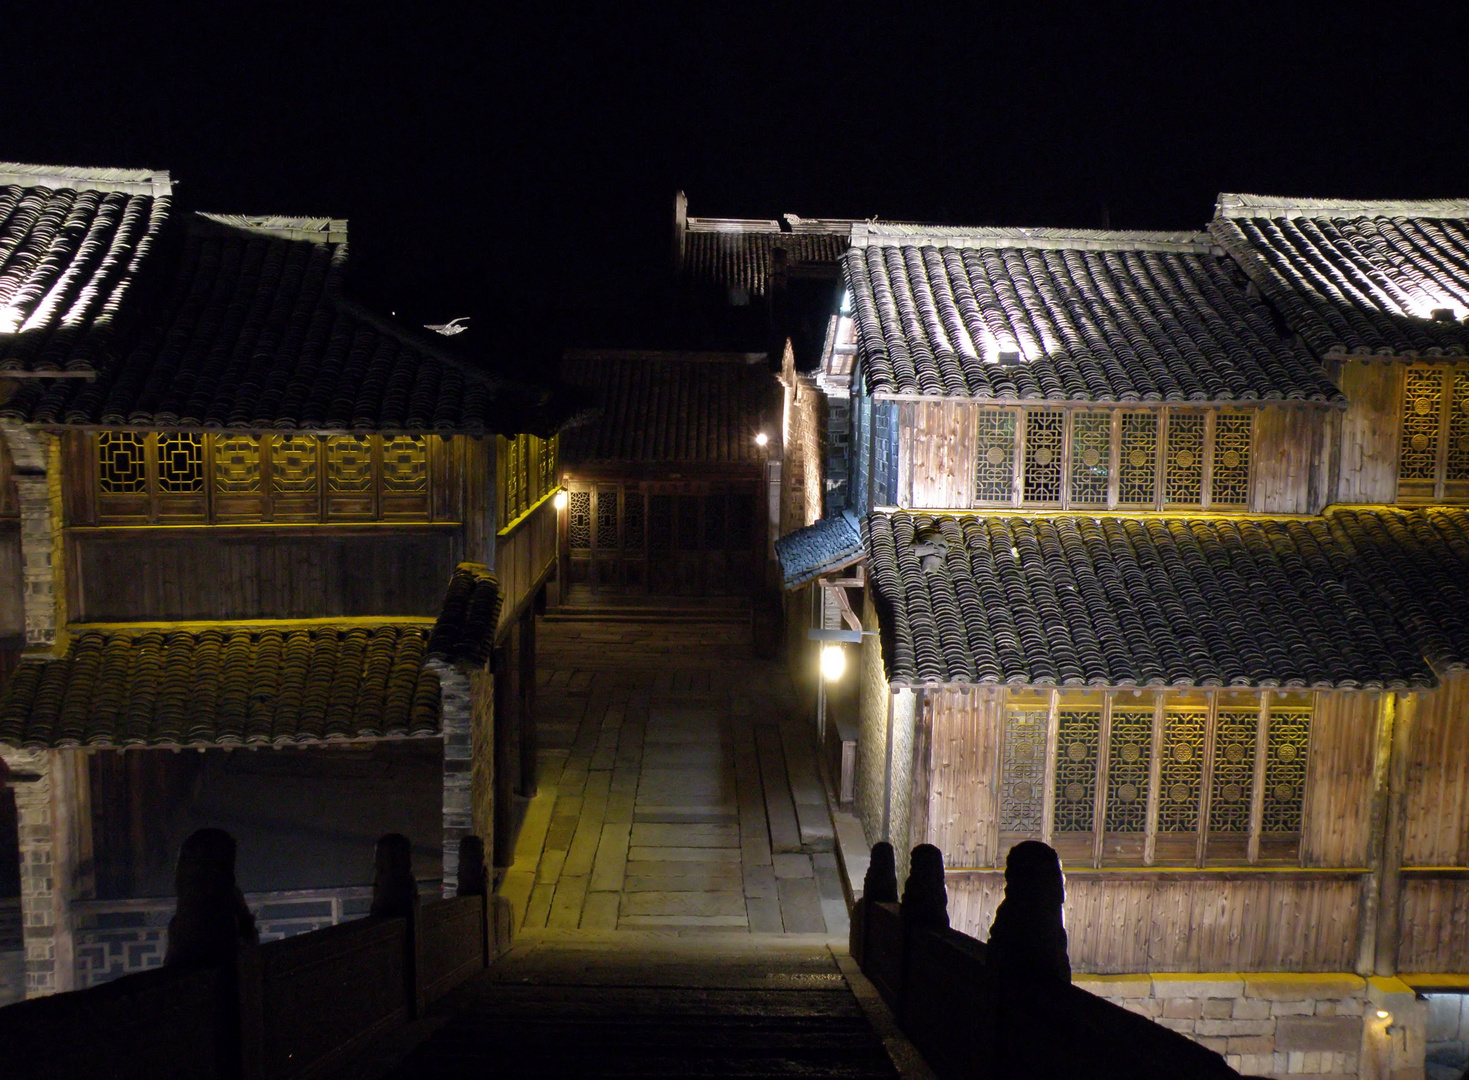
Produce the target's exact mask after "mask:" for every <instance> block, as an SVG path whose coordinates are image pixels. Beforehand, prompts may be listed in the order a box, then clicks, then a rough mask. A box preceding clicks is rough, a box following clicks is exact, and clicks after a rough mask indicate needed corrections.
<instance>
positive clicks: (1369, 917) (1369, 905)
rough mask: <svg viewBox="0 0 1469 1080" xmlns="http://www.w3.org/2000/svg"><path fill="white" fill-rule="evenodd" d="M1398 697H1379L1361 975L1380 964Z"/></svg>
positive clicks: (1360, 928) (1361, 917)
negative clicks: (1380, 917) (1380, 921)
mask: <svg viewBox="0 0 1469 1080" xmlns="http://www.w3.org/2000/svg"><path fill="white" fill-rule="evenodd" d="M1397 701H1398V697H1397V695H1396V694H1379V695H1378V700H1377V741H1376V745H1375V746H1374V748H1373V757H1372V808H1371V813H1370V814H1369V816H1368V834H1367V863H1368V865H1369V866H1370V868H1371V869H1370V871H1369V872H1368V873H1367V875H1366V876H1365V877H1363V879H1362V888H1361V895H1360V897H1359V899H1358V902H1357V906H1358V911H1359V914H1358V916H1357V964H1356V972H1357V974H1358V975H1362V976H1367V975H1371V974H1373V973H1374V969H1375V965H1376V962H1377V924H1378V911H1379V908H1380V906H1381V900H1382V895H1381V894H1382V866H1383V861H1382V860H1383V847H1384V844H1383V841H1384V839H1385V838H1386V836H1387V804H1388V776H1389V772H1390V770H1391V767H1392V741H1393V725H1394V723H1395V722H1396V719H1397Z"/></svg>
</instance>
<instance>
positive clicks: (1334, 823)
mask: <svg viewBox="0 0 1469 1080" xmlns="http://www.w3.org/2000/svg"><path fill="white" fill-rule="evenodd" d="M1381 708H1382V695H1381V694H1362V693H1342V692H1333V693H1320V694H1317V695H1316V712H1315V715H1314V716H1313V717H1312V720H1311V751H1310V757H1309V759H1308V761H1309V764H1308V769H1307V781H1306V804H1305V808H1304V814H1303V820H1302V823H1301V864H1302V865H1303V866H1365V865H1366V863H1367V846H1368V841H1369V839H1370V836H1369V834H1370V832H1371V815H1372V755H1373V750H1374V747H1375V746H1376V741H1377V723H1378V716H1379V715H1380V713H1381Z"/></svg>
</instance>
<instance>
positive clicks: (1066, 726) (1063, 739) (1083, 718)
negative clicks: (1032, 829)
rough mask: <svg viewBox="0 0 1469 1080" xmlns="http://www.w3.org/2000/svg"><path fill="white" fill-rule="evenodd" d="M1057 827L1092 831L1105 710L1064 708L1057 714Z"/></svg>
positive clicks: (1082, 831)
mask: <svg viewBox="0 0 1469 1080" xmlns="http://www.w3.org/2000/svg"><path fill="white" fill-rule="evenodd" d="M1057 718H1058V731H1059V734H1060V739H1059V742H1058V743H1057V745H1056V814H1055V819H1054V831H1055V832H1058V833H1077V832H1081V833H1084V832H1091V831H1092V821H1093V819H1094V817H1095V813H1094V812H1095V809H1096V804H1095V800H1096V793H1097V744H1098V741H1099V740H1100V738H1101V732H1102V710H1101V709H1097V708H1086V709H1067V708H1062V709H1061V710H1059V712H1058V714H1057Z"/></svg>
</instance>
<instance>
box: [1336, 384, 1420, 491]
mask: <svg viewBox="0 0 1469 1080" xmlns="http://www.w3.org/2000/svg"><path fill="white" fill-rule="evenodd" d="M1402 380H1403V366H1402V365H1401V364H1384V363H1381V362H1365V363H1364V362H1357V361H1352V362H1350V363H1346V364H1343V365H1342V371H1341V378H1340V385H1341V388H1342V392H1343V393H1344V394H1346V396H1347V401H1348V405H1347V410H1346V413H1345V414H1344V415H1343V417H1342V421H1341V464H1340V474H1339V476H1338V478H1337V484H1336V495H1337V499H1338V500H1339V501H1341V502H1344V503H1391V502H1396V501H1397V497H1398V495H1397V492H1398V428H1399V424H1400V423H1401V418H1400V417H1399V416H1398V400H1399V398H1400V397H1401V395H1402Z"/></svg>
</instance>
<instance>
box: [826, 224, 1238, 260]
mask: <svg viewBox="0 0 1469 1080" xmlns="http://www.w3.org/2000/svg"><path fill="white" fill-rule="evenodd" d="M909 245H913V246H917V245H928V246H933V247H991V248H996V247H1006V248H1017V247H1018V248H1080V249H1089V250H1093V251H1119V250H1128V251H1188V252H1196V253H1200V254H1204V253H1208V252H1211V251H1213V250H1214V248H1215V247H1216V245H1215V243H1214V239H1213V237H1211V236H1210V235H1209V234H1208V233H1207V232H1202V231H1199V232H1193V231H1190V232H1163V231H1154V230H1141V229H1120V230H1119V229H1061V228H1050V227H1041V228H1020V227H1001V226H982V225H976V226H960V225H904V224H901V223H897V222H882V221H865V222H857V223H854V224H853V226H852V246H853V247H880V246H909Z"/></svg>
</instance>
